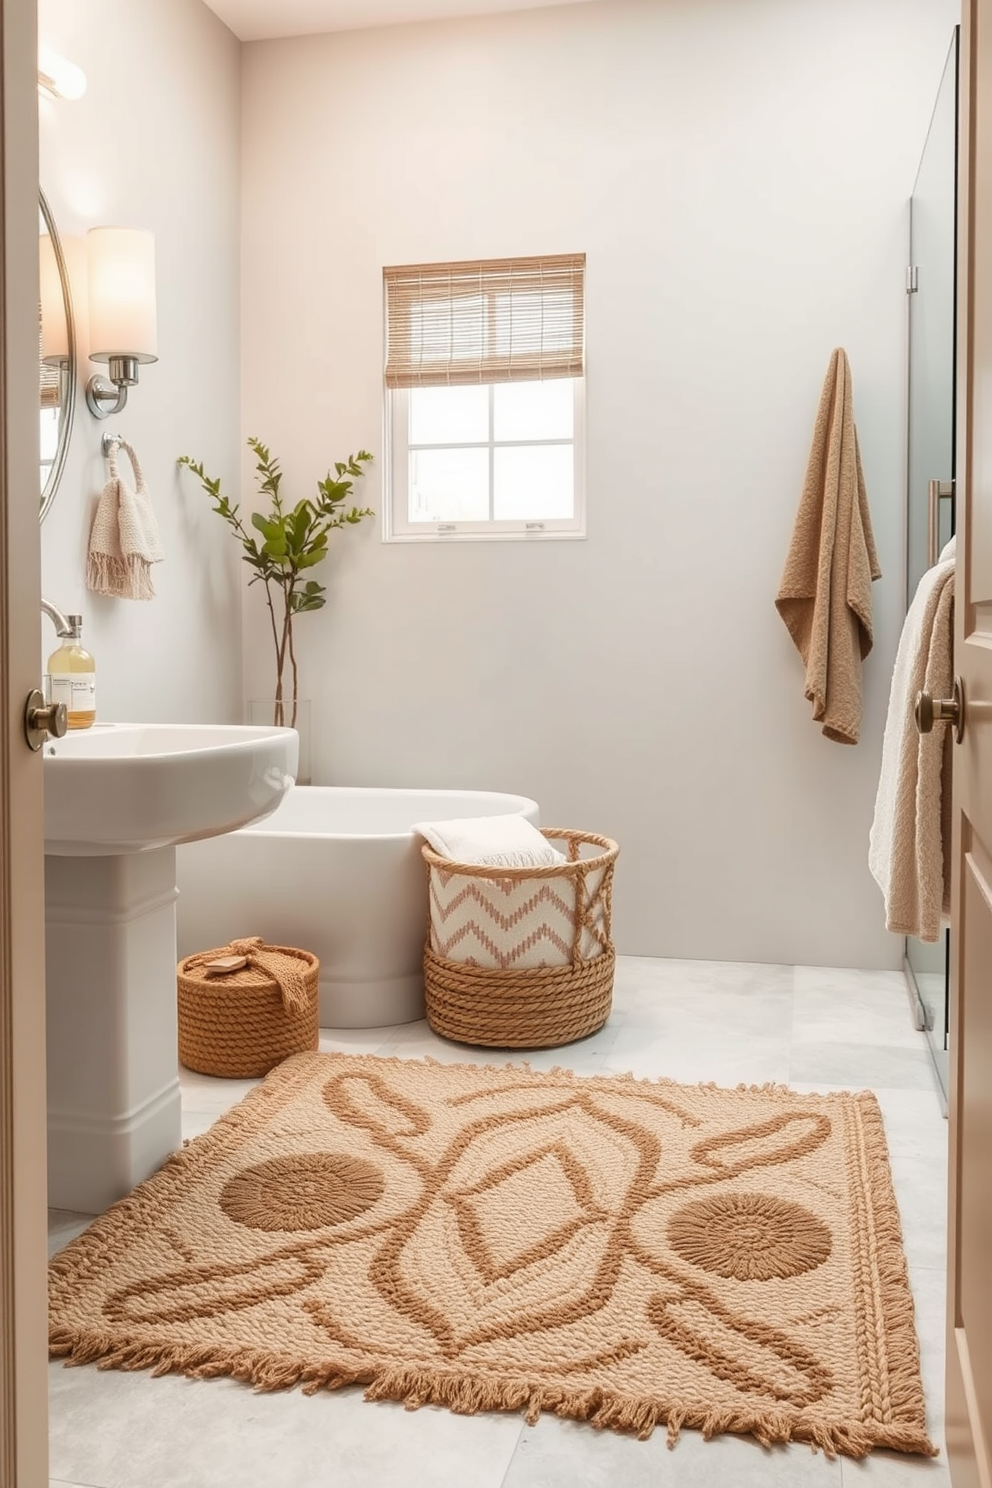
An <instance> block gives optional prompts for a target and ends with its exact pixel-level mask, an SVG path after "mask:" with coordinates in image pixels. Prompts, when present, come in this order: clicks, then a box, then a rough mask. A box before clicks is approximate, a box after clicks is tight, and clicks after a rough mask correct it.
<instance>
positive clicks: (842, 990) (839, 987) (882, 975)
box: [792, 966, 909, 1010]
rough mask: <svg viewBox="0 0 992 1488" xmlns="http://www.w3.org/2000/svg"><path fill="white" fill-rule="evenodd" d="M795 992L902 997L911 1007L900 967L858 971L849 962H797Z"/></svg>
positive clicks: (863, 999)
mask: <svg viewBox="0 0 992 1488" xmlns="http://www.w3.org/2000/svg"><path fill="white" fill-rule="evenodd" d="M792 970H793V972H794V974H795V989H796V994H797V995H801V994H803V993H810V992H818V991H820V992H828V993H829V994H830V995H831V996H833V997H835V998H840V999H850V1000H851V1001H853V1002H855V1003H858V1002H866V1001H868V1000H870V999H874V998H882V999H889V1000H891V1001H893V1003H894V1002H896V1001H898V1000H899V999H901V1000H902V1003H903V1004H904V1005H905V1007H906V1008H907V1010H908V1008H909V992H908V990H907V986H906V977H905V975H904V973H903V972H901V971H859V970H857V969H856V968H850V967H846V966H794V967H793V968H792Z"/></svg>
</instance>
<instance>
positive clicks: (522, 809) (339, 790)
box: [224, 785, 540, 842]
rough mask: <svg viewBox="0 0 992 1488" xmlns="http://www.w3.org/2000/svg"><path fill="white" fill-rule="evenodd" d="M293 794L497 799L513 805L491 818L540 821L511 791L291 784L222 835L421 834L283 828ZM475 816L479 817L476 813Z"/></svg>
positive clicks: (360, 838) (354, 837) (372, 838)
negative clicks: (260, 813)
mask: <svg viewBox="0 0 992 1488" xmlns="http://www.w3.org/2000/svg"><path fill="white" fill-rule="evenodd" d="M296 791H307V792H313V793H317V792H324V791H327V792H334V793H335V794H338V795H349V796H378V797H383V796H385V797H390V798H395V797H397V796H410V797H417V796H476V797H481V796H486V797H489V798H490V799H492V798H498V799H500V800H502V801H506V802H507V803H514V805H510V804H508V805H507V810H506V812H505V813H501V812H493V813H492V815H493V816H497V815H504V814H505V815H514V814H518V813H519V814H520V815H526V816H533V818H534V819H535V820H537V821H539V820H540V807H539V806H538V804H537V802H536V801H535V800H534V799H533V797H531V796H522V795H518V794H516V793H515V792H513V791H488V790H480V789H479V788H478V787H470V788H466V789H459V788H458V787H453V786H437V787H433V786H413V785H410V786H403V785H396V786H393V785H383V786H379V785H293V786H291V787H290V789H289V790H288V791H287V792H286V794H285V795H284V796H283V798H282V800H281V801H280V802H279V804H278V805H277V806H276V807H275V809H274V810H273V811H271V812H269V813H268V814H267V815H266V816H264V817H260V818H258V819H257V820H256V821H254V822H250V823H249V824H248V825H247V826H245V827H238V828H237V829H236V830H235V831H233V832H227V833H225V834H224V835H225V837H278V838H282V839H283V840H290V841H292V840H297V839H298V840H300V841H312V840H319V841H321V842H406V841H408V840H413V839H414V838H419V837H420V835H421V834H420V833H419V832H415V831H414V829H413V827H412V826H410V827H407V828H406V830H405V831H402V832H394V831H390V832H354V831H351V832H328V831H325V830H317V829H314V830H309V831H308V830H301V829H300V828H293V827H283V826H281V825H280V824H279V823H278V822H277V821H275V818H276V817H277V816H278V814H279V811H280V810H281V809H282V808H283V807H284V806H285V805H286V803H287V802H288V801H289V800H290V799H291V798H292V796H293V794H294V792H296ZM476 814H477V815H478V814H479V813H476ZM422 819H426V820H433V821H457V820H458V818H457V817H443V816H435V817H430V818H422Z"/></svg>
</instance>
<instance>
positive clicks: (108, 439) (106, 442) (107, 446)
mask: <svg viewBox="0 0 992 1488" xmlns="http://www.w3.org/2000/svg"><path fill="white" fill-rule="evenodd" d="M123 443H124V441H123V439H122V438H121V436H120V435H119V434H104V436H103V440H102V444H103V458H104V459H105V460H109V458H110V451H111V449H112V448H113V447H114V446H115V445H116V447H117V448H118V449H120V447H121V445H122V444H123Z"/></svg>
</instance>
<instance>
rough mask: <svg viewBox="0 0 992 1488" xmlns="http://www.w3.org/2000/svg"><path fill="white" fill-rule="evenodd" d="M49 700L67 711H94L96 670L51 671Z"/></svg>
mask: <svg viewBox="0 0 992 1488" xmlns="http://www.w3.org/2000/svg"><path fill="white" fill-rule="evenodd" d="M51 700H52V702H53V703H65V706H66V711H67V712H69V713H95V712H96V672H52V674H51Z"/></svg>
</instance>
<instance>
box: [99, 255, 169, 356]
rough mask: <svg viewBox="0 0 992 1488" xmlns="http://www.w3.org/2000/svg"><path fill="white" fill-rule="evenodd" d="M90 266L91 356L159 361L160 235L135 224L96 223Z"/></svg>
mask: <svg viewBox="0 0 992 1488" xmlns="http://www.w3.org/2000/svg"><path fill="white" fill-rule="evenodd" d="M86 256H87V260H88V265H89V273H88V279H89V320H90V357H91V359H92V360H93V361H94V362H109V361H111V360H112V359H113V358H115V357H129V358H131V359H132V360H133V361H136V362H155V361H158V325H157V318H156V312H155V238H154V236H153V234H152V233H150V232H145V231H144V230H143V229H142V228H136V227H93V228H90V231H89V232H88V233H87V234H86Z"/></svg>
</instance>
